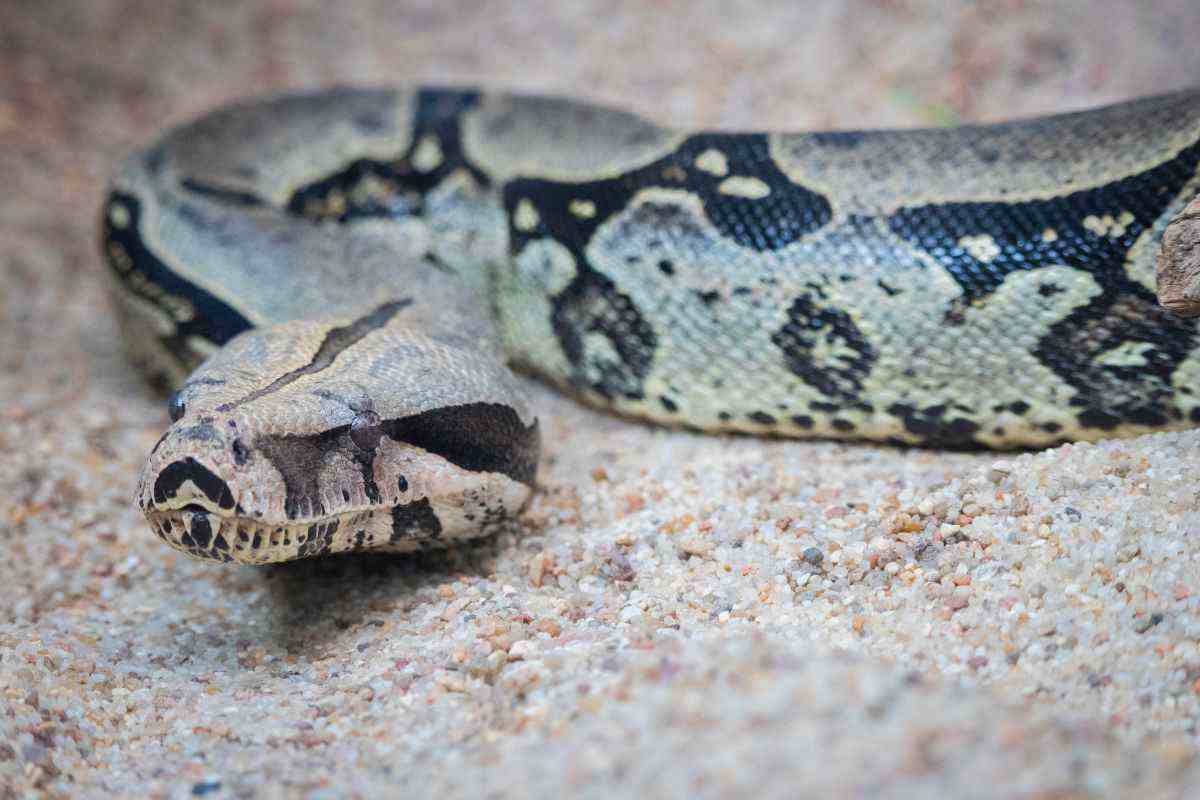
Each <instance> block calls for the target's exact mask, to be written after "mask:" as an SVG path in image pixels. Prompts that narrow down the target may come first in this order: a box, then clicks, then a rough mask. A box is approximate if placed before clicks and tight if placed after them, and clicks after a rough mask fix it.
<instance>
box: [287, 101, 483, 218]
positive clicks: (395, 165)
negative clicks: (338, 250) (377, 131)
mask: <svg viewBox="0 0 1200 800" xmlns="http://www.w3.org/2000/svg"><path fill="white" fill-rule="evenodd" d="M479 99H480V95H479V92H476V91H457V90H449V89H423V90H421V91H420V92H418V94H417V98H416V108H415V111H414V113H413V120H412V125H413V129H412V143H411V144H410V145H409V147H408V149H407V150H405V151H404V152H403V153H400V154H398V155H397V156H396V158H394V159H392V160H389V161H380V160H378V159H372V158H360V159H358V160H356V161H353V162H351V163H350V164H348V165H347V166H346V167H345V168H343V169H342V170H341V171H340V172H337V173H335V174H333V175H330V176H329V177H327V178H324V179H322V180H320V181H315V182H313V183H310V184H308V185H307V186H303V187H301V188H300V189H298V190H296V192H295V193H293V194H292V196H291V198H290V199H289V200H288V202H287V204H286V209H287V211H288V212H290V213H292V214H295V215H297V216H303V217H307V218H310V219H320V220H334V221H337V222H352V221H355V220H360V219H366V218H370V217H386V218H397V217H406V216H413V215H420V214H423V213H424V211H425V197H426V195H427V194H428V192H430V191H431V190H432V189H433V188H434V187H435V186H437V185H438V184H440V183H442V181H444V180H445V179H446V178H447V177H448V176H449V175H451V174H452V173H454V172H457V171H459V170H466V171H467V172H468V173H470V175H471V176H472V178H474V180H475V183H476V184H477V185H478V186H480V187H487V186H489V185H491V180H490V179H489V178H488V176H487V174H486V173H484V172H483V170H481V169H479V168H478V167H477V166H476V165H474V164H472V163H471V162H470V160H469V159H468V158H467V156H466V153H465V152H464V150H463V146H462V130H461V120H462V116H463V114H464V113H466V112H467V111H469V110H470V109H472V108H474V107H475V106H477V105H478V104H479ZM426 137H432V138H434V139H436V140H437V142H438V145H439V148H440V149H441V154H442V158H441V161H439V162H438V164H437V166H436V167H434V168H433V169H432V170H430V171H427V172H423V171H421V170H419V169H417V167H416V166H415V165H414V160H415V155H416V149H417V147H419V146H420V143H421V141H422V139H424V138H426ZM368 185H372V186H376V187H382V191H362V190H361V189H362V187H365V186H368ZM334 197H337V198H338V202H331V199H332V198H334Z"/></svg>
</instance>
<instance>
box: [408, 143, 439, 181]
mask: <svg viewBox="0 0 1200 800" xmlns="http://www.w3.org/2000/svg"><path fill="white" fill-rule="evenodd" d="M441 164H442V145H441V144H440V143H439V142H438V140H437V139H436V138H435V137H433V136H428V135H426V136H422V137H421V141H419V142H417V149H416V150H415V151H413V166H414V167H416V168H417V169H419V170H420V171H421V172H433V171H434V170H435V169H437V168H438V167H439V166H441Z"/></svg>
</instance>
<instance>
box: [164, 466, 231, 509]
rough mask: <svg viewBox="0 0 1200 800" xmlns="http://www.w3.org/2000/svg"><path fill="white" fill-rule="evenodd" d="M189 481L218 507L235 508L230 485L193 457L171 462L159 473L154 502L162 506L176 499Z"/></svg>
mask: <svg viewBox="0 0 1200 800" xmlns="http://www.w3.org/2000/svg"><path fill="white" fill-rule="evenodd" d="M187 481H191V482H192V483H193V484H194V485H195V486H196V488H197V489H199V490H200V491H201V492H203V493H204V496H205V497H207V498H208V499H209V500H211V501H212V502H213V503H216V504H217V506H218V507H220V508H233V505H234V504H233V493H232V492H231V491H229V484H227V483H225V481H223V480H221V479H220V478H219V477H217V476H216V475H215V474H213V472H212V471H211V470H209V468H208V467H206V466H204V465H203V464H201V463H200V462H199V461H197V460H196V459H194V458H192V457H191V456H188V457H187V458H184V459H181V460H179V461H173V462H171V463H170V464H168V465H167V466H166V467H164V468H163V469H162V471H160V472H159V473H158V477H157V478H156V479H155V481H154V502H155V503H157V504H160V505H161V504H163V503H166V502H167V501H168V500H170V499H172V498H174V497H175V495H176V494H178V493H179V487H181V486H183V484H184V483H185V482H187Z"/></svg>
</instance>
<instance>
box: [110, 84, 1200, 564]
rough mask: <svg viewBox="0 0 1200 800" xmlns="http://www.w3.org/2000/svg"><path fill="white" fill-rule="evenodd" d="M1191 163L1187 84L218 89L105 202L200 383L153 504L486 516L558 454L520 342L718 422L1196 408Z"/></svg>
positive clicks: (130, 286) (564, 365)
mask: <svg viewBox="0 0 1200 800" xmlns="http://www.w3.org/2000/svg"><path fill="white" fill-rule="evenodd" d="M1198 163H1200V92H1197V91H1188V92H1182V93H1176V94H1171V95H1166V96H1162V97H1155V98H1147V99H1141V100H1136V101H1133V102H1129V103H1125V104H1123V105H1116V106H1111V107H1107V108H1102V109H1098V110H1093V111H1088V112H1084V113H1077V114H1068V115H1060V116H1055V117H1047V118H1043V119H1035V120H1029V121H1023V122H1015V123H1006V124H1000V125H989V126H964V127H959V128H953V129H938V130H908V131H867V132H862V131H842V132H835V133H733V132H694V131H684V130H677V129H674V128H668V127H660V126H658V125H655V124H652V123H650V122H647V121H645V120H643V119H641V118H639V117H636V116H633V115H631V114H628V113H624V112H620V111H615V110H611V109H606V108H601V107H597V106H592V105H586V104H580V103H576V102H571V101H567V100H562V99H554V98H544V97H530V96H514V95H503V94H490V93H481V92H477V91H464V90H448V89H424V90H415V91H406V90H397V91H391V90H387V91H385V90H346V89H340V90H330V91H323V92H318V93H312V94H299V95H292V96H285V97H279V98H274V99H268V100H260V101H255V102H250V103H247V104H240V105H235V106H230V107H228V108H225V109H222V110H218V111H216V112H214V113H211V114H209V115H208V116H205V117H202V118H200V119H198V120H196V121H194V122H192V123H190V124H187V125H184V126H183V127H181V128H178V129H176V130H174V131H171V132H169V133H167V134H166V135H165V136H163V137H162V138H161V139H160V140H158V141H157V143H155V144H153V145H152V146H150V147H149V148H148V149H146V150H144V151H143V152H141V153H139V154H137V155H135V156H133V157H132V158H130V159H129V160H128V161H127V162H126V163H125V164H124V165H123V166H122V168H121V169H120V170H119V171H118V173H117V174H116V176H115V178H114V179H113V181H112V184H111V187H110V192H109V194H108V197H107V200H106V205H105V208H104V211H103V215H102V216H103V222H102V227H103V250H104V253H105V255H106V258H107V261H108V264H109V266H110V267H111V272H112V275H113V276H114V278H115V280H114V281H113V284H114V286H115V292H114V296H115V305H116V308H117V309H118V312H119V316H120V319H121V323H122V331H123V336H124V339H125V341H126V344H127V347H128V350H129V351H130V353H131V354H132V356H133V357H134V358H135V360H136V361H137V362H138V363H140V364H141V365H143V366H144V367H145V368H146V369H148V370H149V371H150V372H152V373H153V374H155V375H157V376H159V377H160V378H162V379H163V380H165V382H166V383H168V384H171V385H174V386H178V387H179V388H178V390H177V391H176V393H175V394H174V395H173V396H172V398H171V401H170V406H169V408H170V414H171V418H172V420H173V425H172V426H171V428H170V429H169V430H168V431H167V433H166V434H165V435H164V436H163V437H162V439H161V440H160V441H159V442H158V444H157V445H156V446H155V447H154V450H153V452H152V453H151V454H150V457H149V460H148V462H147V464H146V466H145V468H144V470H143V473H142V476H141V480H140V485H139V488H138V492H137V498H138V503H139V505H140V506H141V508H142V509H143V510H144V512H145V514H146V516H147V518H148V520H149V522H150V525H151V527H152V528H153V530H154V531H155V532H156V533H157V534H158V535H159V536H160V537H161V538H162V539H163V540H165V541H166V542H167V543H168V544H170V545H171V546H173V547H176V548H178V549H180V550H182V551H184V552H186V553H189V554H191V555H193V556H197V557H201V558H207V559H215V560H220V561H237V562H244V563H265V562H275V561H285V560H290V559H294V558H302V557H305V556H312V555H319V554H324V553H331V552H337V551H345V550H363V549H373V550H392V551H404V550H412V549H416V548H421V547H426V546H432V545H437V544H442V543H445V542H447V541H449V540H453V539H456V538H462V537H470V536H477V535H480V534H485V533H487V532H488V531H491V530H494V529H495V528H496V526H497V525H498V524H500V523H501V522H502V521H504V520H505V519H507V518H510V517H511V516H512V515H513V514H514V513H515V512H516V511H518V510H519V509H520V508H521V507H522V505H523V504H524V503H525V501H526V500H527V499H528V497H529V496H530V494H531V492H532V487H533V485H534V478H535V474H536V469H537V460H538V452H539V434H538V424H537V420H536V419H535V417H534V416H533V414H532V412H531V410H530V409H529V407H528V405H527V404H526V401H525V400H524V399H523V398H522V396H521V390H520V386H519V383H518V382H517V381H516V380H514V378H513V376H512V374H511V373H510V372H509V371H508V367H507V366H506V364H511V365H513V366H516V367H519V368H522V369H526V370H530V371H533V372H535V373H537V374H540V375H542V376H544V377H546V378H548V379H549V380H551V381H553V382H555V383H557V384H559V385H561V386H563V387H566V388H569V389H570V390H571V391H573V392H575V393H576V394H577V395H578V396H580V397H582V398H583V399H585V400H587V401H590V402H593V403H596V404H599V405H602V406H606V407H608V408H611V409H613V410H615V411H617V412H622V413H626V414H632V415H635V416H638V417H643V418H647V419H651V420H655V421H658V422H663V423H669V424H676V425H682V426H686V427H690V428H694V429H702V430H706V431H741V432H751V433H763V434H779V435H786V436H813V437H825V438H853V439H865V440H876V441H889V442H898V443H909V444H917V445H928V446H935V447H954V448H958V447H996V448H1011V447H1037V446H1044V445H1050V444H1054V443H1057V442H1061V441H1064V440H1073V439H1096V438H1100V437H1108V436H1125V435H1131V434H1135V433H1139V432H1144V431H1150V430H1161V429H1169V428H1178V427H1184V426H1188V425H1191V424H1195V423H1196V422H1197V421H1200V395H1198V394H1197V391H1198V390H1200V347H1198V342H1197V335H1196V333H1197V328H1196V324H1195V322H1194V321H1189V320H1181V319H1177V318H1175V317H1173V316H1170V315H1168V314H1167V313H1165V312H1163V311H1162V310H1160V308H1159V307H1158V306H1157V304H1156V302H1155V297H1154V258H1155V252H1156V250H1157V246H1158V241H1159V238H1160V237H1161V235H1162V232H1163V229H1164V228H1165V227H1166V224H1167V222H1168V221H1169V219H1170V218H1171V217H1172V215H1174V214H1175V213H1177V212H1178V211H1179V210H1180V209H1181V208H1182V207H1183V206H1184V205H1185V204H1186V203H1187V201H1188V200H1189V199H1191V198H1192V197H1194V196H1195V195H1196V194H1197V191H1198V189H1200V170H1198V168H1197V165H1198Z"/></svg>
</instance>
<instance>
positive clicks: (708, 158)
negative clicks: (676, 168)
mask: <svg viewBox="0 0 1200 800" xmlns="http://www.w3.org/2000/svg"><path fill="white" fill-rule="evenodd" d="M695 164H696V169H699V170H703V171H704V172H707V173H709V174H710V175H716V176H717V177H718V178H724V177H725V176H726V175H728V174H729V159H727V158H726V157H725V154H724V153H722V152H721V151H720V150H717V149H716V148H714V147H710V148H708V149H707V150H705V151H704V152H703V153H701V154H700V155H698V156H696V161H695Z"/></svg>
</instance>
